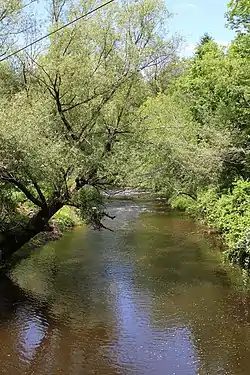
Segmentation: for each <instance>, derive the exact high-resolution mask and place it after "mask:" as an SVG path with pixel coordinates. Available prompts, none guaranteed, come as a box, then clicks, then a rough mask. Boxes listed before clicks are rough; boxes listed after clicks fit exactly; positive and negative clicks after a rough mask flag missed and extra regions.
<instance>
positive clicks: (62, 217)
mask: <svg viewBox="0 0 250 375" xmlns="http://www.w3.org/2000/svg"><path fill="white" fill-rule="evenodd" d="M52 223H53V224H54V225H55V226H56V227H57V228H59V229H60V231H62V232H64V231H65V230H67V229H70V228H73V227H75V226H78V225H81V224H82V221H81V220H80V218H79V216H78V215H77V213H76V211H75V209H74V208H72V207H66V206H65V207H63V208H61V210H60V211H58V212H57V213H56V214H55V215H54V216H53V219H52Z"/></svg>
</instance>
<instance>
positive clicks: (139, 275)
mask: <svg viewBox="0 0 250 375" xmlns="http://www.w3.org/2000/svg"><path fill="white" fill-rule="evenodd" d="M110 210H111V212H112V214H113V213H115V214H116V215H117V217H118V219H117V220H116V221H115V222H114V223H113V224H112V225H114V226H115V228H114V229H115V231H114V232H113V233H111V232H107V231H105V232H92V231H88V232H86V231H84V230H83V229H79V230H76V231H74V232H72V233H68V234H67V235H66V236H65V237H64V238H63V239H62V240H61V241H58V242H56V243H52V244H49V245H48V246H46V247H45V248H43V249H42V250H40V251H38V252H37V253H34V255H33V256H32V257H31V258H29V259H26V260H25V261H24V262H22V263H21V264H20V265H19V266H18V267H17V268H16V269H15V271H14V272H13V274H12V278H11V279H8V278H5V279H2V280H1V283H0V305H1V309H0V339H1V346H0V361H1V374H3V375H5V374H11V375H17V374H38V375H39V374H41V375H47V374H48V375H51V374H52V375H53V374H64V375H66V374H67V375H68V374H72V375H73V374H74V375H76V374H79V375H83V374H84V375H88V374H98V375H102V374H103V375H104V374H105V375H113V374H114V375H115V374H122V375H130V374H131V375H134V374H135V375H137V374H138V375H153V374H157V375H165V374H167V375H171V374H176V375H182V374H186V375H196V374H199V375H207V374H211V375H216V374H221V375H225V374H232V375H235V374H241V375H247V374H249V370H248V367H249V365H250V359H249V358H250V335H249V333H250V314H249V311H250V295H249V294H248V292H246V291H243V290H242V289H240V287H239V285H237V283H236V282H237V280H238V279H237V277H236V275H235V272H236V271H234V270H231V269H230V268H228V267H227V266H226V265H222V264H221V262H220V260H219V256H218V254H217V253H216V251H214V250H213V249H211V246H210V244H209V243H208V242H207V241H206V240H205V239H204V238H203V236H202V235H200V234H199V231H198V228H197V226H196V225H195V224H194V223H193V222H192V221H190V220H188V219H187V218H183V217H182V216H180V215H176V214H171V213H164V210H163V209H158V207H154V206H153V205H152V204H149V203H148V204H141V205H137V204H135V203H132V204H131V203H130V202H121V203H119V204H117V203H115V204H113V205H111V207H110ZM236 286H237V288H236Z"/></svg>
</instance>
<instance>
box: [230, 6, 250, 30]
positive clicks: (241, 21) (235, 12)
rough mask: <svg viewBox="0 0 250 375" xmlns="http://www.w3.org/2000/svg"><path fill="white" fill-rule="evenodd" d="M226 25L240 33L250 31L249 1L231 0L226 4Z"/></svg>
mask: <svg viewBox="0 0 250 375" xmlns="http://www.w3.org/2000/svg"><path fill="white" fill-rule="evenodd" d="M227 18H228V23H229V25H230V26H231V28H233V29H236V30H237V31H240V32H249V31H250V1H249V0H231V1H230V2H229V4H228V13H227Z"/></svg>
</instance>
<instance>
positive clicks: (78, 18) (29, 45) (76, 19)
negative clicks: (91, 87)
mask: <svg viewBox="0 0 250 375" xmlns="http://www.w3.org/2000/svg"><path fill="white" fill-rule="evenodd" d="M114 1H115V0H109V1H107V2H106V3H104V4H102V5H100V6H98V7H96V8H94V9H92V10H90V11H89V12H87V13H85V14H83V15H82V16H80V17H77V18H75V19H74V20H73V21H70V22H68V23H66V24H65V25H63V26H61V27H59V28H58V29H56V30H54V31H51V32H50V33H49V34H46V35H44V36H42V37H41V38H39V39H37V40H34V42H31V43H29V44H27V45H26V46H24V47H22V48H20V49H18V50H16V51H15V52H12V53H10V54H9V55H7V56H5V57H3V58H2V59H0V62H2V61H4V60H7V59H9V58H10V57H12V56H14V55H16V54H17V53H19V52H21V51H23V50H24V49H26V48H28V47H31V46H33V45H34V44H36V43H38V42H41V41H42V40H44V39H46V38H48V37H49V36H51V35H53V34H55V33H57V32H58V31H60V30H62V29H64V28H65V27H68V26H70V25H72V24H73V23H75V22H77V21H79V20H81V19H83V18H85V17H87V16H89V15H90V14H92V13H94V12H96V11H98V10H100V9H101V8H104V7H105V6H107V5H109V4H111V3H113V2H114Z"/></svg>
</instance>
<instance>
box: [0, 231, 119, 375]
mask: <svg viewBox="0 0 250 375" xmlns="http://www.w3.org/2000/svg"><path fill="white" fill-rule="evenodd" d="M72 238H73V239H72ZM75 240H76V241H75ZM82 243H83V234H82V233H81V235H79V237H77V235H75V236H72V235H71V234H70V235H69V236H67V235H66V236H65V238H64V239H63V240H62V241H59V242H58V243H57V244H56V243H53V244H50V245H48V246H47V247H45V248H44V249H43V250H41V251H40V253H39V254H34V257H31V258H30V259H26V260H25V262H23V263H22V264H20V266H19V267H18V268H17V269H16V270H15V272H14V273H13V278H14V279H15V280H16V282H19V283H20V284H21V285H22V286H23V287H24V289H23V290H25V292H24V291H23V290H22V289H20V288H19V287H18V286H17V285H15V284H14V283H13V282H12V281H11V280H10V279H6V283H5V284H3V283H1V284H0V285H1V290H0V293H1V294H0V303H1V302H2V306H5V308H4V309H2V310H1V315H0V317H2V322H3V319H5V324H4V326H3V324H2V326H3V328H2V330H0V340H1V341H2V343H4V345H2V347H1V348H0V360H1V363H2V360H3V361H4V368H3V370H2V371H1V375H5V374H6V375H7V374H9V373H11V374H12V375H16V374H23V373H26V374H32V373H36V374H41V375H47V374H49V375H50V374H54V373H55V374H57V373H61V372H62V373H65V374H81V375H82V374H83V373H84V374H86V375H88V374H99V370H100V371H103V372H104V373H105V372H106V373H108V374H110V375H112V374H116V370H115V365H114V364H113V363H112V361H111V359H110V358H109V353H108V352H107V350H106V347H108V346H109V345H110V343H111V342H113V341H114V340H115V338H114V329H113V327H114V323H113V321H112V314H111V312H110V311H109V309H108V305H107V303H108V301H107V299H108V295H107V293H105V290H107V283H105V278H104V274H105V269H104V268H103V264H102V262H100V260H99V258H98V255H97V254H94V255H92V250H93V249H92V248H91V249H89V250H88V247H86V251H85V252H84V249H83V245H82ZM90 244H91V238H89V245H90ZM92 245H94V243H92ZM90 250H91V252H90ZM72 258H73V259H72ZM9 355H10V356H9ZM105 369H106V370H105ZM119 373H120V372H119Z"/></svg>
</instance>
